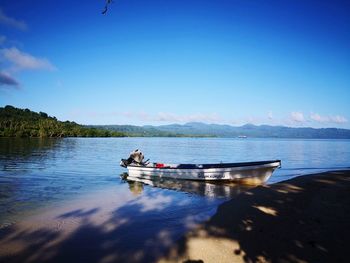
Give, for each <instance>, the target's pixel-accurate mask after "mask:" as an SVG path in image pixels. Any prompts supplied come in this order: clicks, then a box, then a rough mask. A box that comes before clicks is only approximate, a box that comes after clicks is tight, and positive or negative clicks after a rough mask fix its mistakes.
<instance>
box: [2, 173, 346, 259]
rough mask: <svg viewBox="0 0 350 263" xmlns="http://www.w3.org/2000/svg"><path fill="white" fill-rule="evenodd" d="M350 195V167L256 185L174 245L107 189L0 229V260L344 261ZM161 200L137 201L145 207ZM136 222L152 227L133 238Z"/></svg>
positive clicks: (125, 195) (126, 197) (124, 196)
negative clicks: (129, 211) (126, 210)
mask: <svg viewBox="0 0 350 263" xmlns="http://www.w3.org/2000/svg"><path fill="white" fill-rule="evenodd" d="M349 193H350V171H333V172H328V173H322V174H315V175H306V176H300V177H297V178H293V179H290V180H287V181H284V182H281V183H277V184H273V185H266V186H259V187H256V188H253V189H251V190H249V191H246V192H243V193H241V194H240V195H238V196H237V197H235V198H233V199H232V200H230V201H228V202H225V203H224V204H222V205H220V206H219V208H218V210H217V212H216V213H215V215H214V216H212V217H211V218H210V220H208V221H206V222H205V223H203V224H201V225H200V226H197V227H196V228H195V229H194V230H192V231H190V232H188V233H187V234H186V235H185V236H183V237H182V238H180V239H177V240H178V241H177V242H175V243H174V242H173V239H172V236H171V233H170V231H169V230H168V229H163V230H162V231H159V232H154V233H153V232H152V226H151V225H150V226H143V222H142V220H141V219H140V221H138V218H137V216H135V217H134V218H126V217H125V216H123V208H122V207H120V206H121V204H122V203H125V202H127V201H128V200H132V194H131V193H130V192H125V193H123V194H122V195H119V196H120V198H112V199H111V201H109V200H108V199H106V195H113V193H108V192H105V193H103V194H101V195H100V196H94V197H91V199H86V198H84V199H83V200H80V201H77V202H73V203H71V204H70V205H69V206H64V207H58V208H57V209H54V211H52V210H51V211H43V212H42V213H40V214H39V215H36V216H31V217H28V218H23V220H21V221H19V222H17V223H16V224H14V225H11V226H9V227H6V228H4V229H1V230H0V262H156V261H158V262H348V254H347V247H348V244H350V230H349V222H350V194H349ZM114 194H115V193H114ZM163 201H164V200H162V199H158V200H154V199H152V200H151V199H150V200H141V201H140V200H139V201H138V202H143V204H142V209H144V211H143V212H147V211H148V210H147V209H153V208H155V207H157V206H158V205H159V204H160V203H161V202H163ZM78 204H79V205H78ZM135 205H140V204H135ZM152 206H153V207H152ZM154 220H155V221H154V223H153V224H157V220H160V219H159V218H156V217H155V219H154ZM141 227H144V228H146V230H147V229H148V230H149V231H150V232H152V233H145V230H144V231H143V232H140V235H145V238H144V240H143V241H142V242H138V243H133V242H135V241H134V240H129V239H128V233H131V232H132V231H138V228H141ZM146 232H147V231H146ZM150 236H151V238H149V237H150ZM146 237H147V238H146ZM126 241H127V242H126ZM126 243H128V244H126ZM158 248H159V249H158ZM146 255H147V256H146Z"/></svg>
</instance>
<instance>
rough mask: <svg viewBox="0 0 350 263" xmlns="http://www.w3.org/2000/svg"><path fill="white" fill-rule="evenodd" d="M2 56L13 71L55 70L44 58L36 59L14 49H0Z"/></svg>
mask: <svg viewBox="0 0 350 263" xmlns="http://www.w3.org/2000/svg"><path fill="white" fill-rule="evenodd" d="M1 54H2V56H3V57H4V58H5V59H6V60H7V61H9V62H10V63H11V64H12V66H13V68H12V69H13V70H15V71H18V70H40V69H41V70H55V69H56V68H55V66H54V65H52V64H51V62H50V61H49V60H47V59H46V58H37V57H34V56H32V55H30V54H28V53H24V52H22V51H20V50H18V49H17V48H15V47H12V48H3V49H1Z"/></svg>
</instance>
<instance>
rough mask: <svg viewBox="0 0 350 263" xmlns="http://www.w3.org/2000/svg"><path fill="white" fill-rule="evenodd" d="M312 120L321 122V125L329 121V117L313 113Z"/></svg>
mask: <svg viewBox="0 0 350 263" xmlns="http://www.w3.org/2000/svg"><path fill="white" fill-rule="evenodd" d="M310 119H311V120H313V121H317V122H321V123H324V122H328V121H329V118H328V117H324V116H321V115H319V114H317V113H311V114H310Z"/></svg>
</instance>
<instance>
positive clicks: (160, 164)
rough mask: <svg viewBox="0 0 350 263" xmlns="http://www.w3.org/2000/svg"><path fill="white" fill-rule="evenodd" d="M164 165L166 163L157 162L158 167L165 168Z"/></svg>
mask: <svg viewBox="0 0 350 263" xmlns="http://www.w3.org/2000/svg"><path fill="white" fill-rule="evenodd" d="M163 167H164V163H157V164H156V168H163Z"/></svg>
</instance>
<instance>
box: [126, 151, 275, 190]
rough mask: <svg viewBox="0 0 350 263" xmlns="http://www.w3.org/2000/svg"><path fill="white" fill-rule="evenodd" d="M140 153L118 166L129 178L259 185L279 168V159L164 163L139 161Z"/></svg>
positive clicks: (141, 159) (141, 157)
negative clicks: (239, 161)
mask: <svg viewBox="0 0 350 263" xmlns="http://www.w3.org/2000/svg"><path fill="white" fill-rule="evenodd" d="M143 158H144V157H143V154H142V152H140V151H138V150H136V151H134V152H132V153H131V154H130V157H129V158H128V159H122V160H121V162H120V165H121V166H122V167H125V168H127V169H128V172H129V173H128V174H129V177H135V178H144V179H152V178H171V179H182V180H197V181H231V182H237V183H243V184H254V185H258V184H262V183H264V182H266V181H267V180H268V179H269V178H270V177H271V175H272V173H273V172H274V170H275V169H277V168H279V167H281V161H280V160H271V161H259V162H242V163H215V164H166V163H149V162H147V161H146V162H143Z"/></svg>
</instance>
